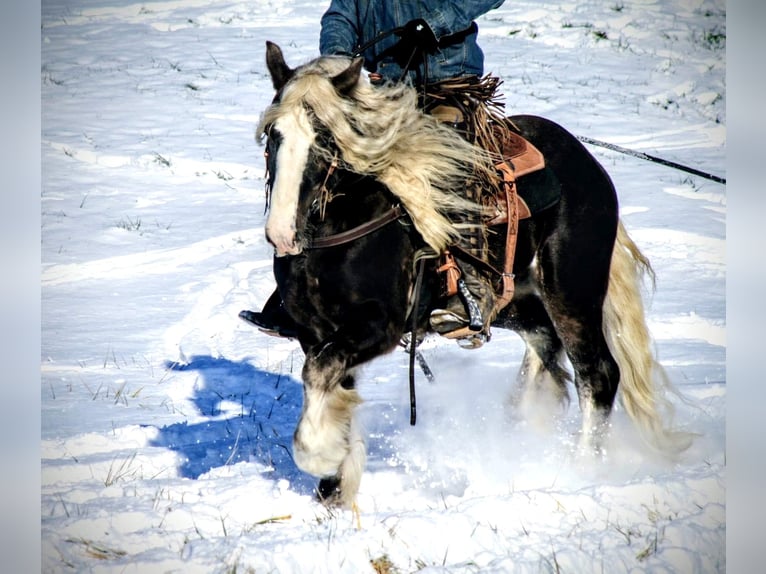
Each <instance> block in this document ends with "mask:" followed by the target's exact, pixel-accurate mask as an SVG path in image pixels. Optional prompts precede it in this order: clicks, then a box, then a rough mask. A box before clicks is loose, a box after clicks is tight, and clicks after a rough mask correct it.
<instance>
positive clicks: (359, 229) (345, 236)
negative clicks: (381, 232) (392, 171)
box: [305, 204, 406, 249]
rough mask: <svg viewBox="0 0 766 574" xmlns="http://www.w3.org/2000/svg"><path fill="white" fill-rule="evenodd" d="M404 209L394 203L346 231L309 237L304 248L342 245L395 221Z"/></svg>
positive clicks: (401, 215) (403, 212) (403, 213)
mask: <svg viewBox="0 0 766 574" xmlns="http://www.w3.org/2000/svg"><path fill="white" fill-rule="evenodd" d="M405 213H406V212H405V211H404V209H403V208H402V206H401V205H399V204H397V205H394V206H393V207H392V208H391V209H389V210H388V211H386V212H385V213H383V214H381V215H379V216H378V217H376V218H374V219H371V220H370V221H367V222H365V223H362V224H361V225H357V226H356V227H352V228H351V229H348V230H346V231H341V232H340V233H335V234H333V235H327V236H325V237H315V238H313V239H311V240H310V241H309V243H308V245H306V246H305V249H324V248H326V247H335V246H337V245H343V244H345V243H350V242H351V241H355V240H357V239H359V238H360V237H364V236H365V235H369V234H370V233H372V232H373V231H377V230H378V229H380V228H382V227H385V226H386V225H388V224H389V223H392V222H394V221H396V220H397V219H399V218H401V217H403V216H404V215H405Z"/></svg>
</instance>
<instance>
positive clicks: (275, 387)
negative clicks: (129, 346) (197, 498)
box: [152, 356, 314, 492]
mask: <svg viewBox="0 0 766 574" xmlns="http://www.w3.org/2000/svg"><path fill="white" fill-rule="evenodd" d="M166 366H167V368H168V369H170V370H172V371H197V372H198V373H199V378H198V380H197V382H196V384H195V389H194V397H193V399H192V400H193V403H194V405H195V407H196V409H197V411H198V414H200V415H202V417H203V418H204V420H203V421H202V422H196V423H193V424H189V423H188V422H183V423H175V424H172V425H168V426H165V427H162V428H161V429H160V433H159V436H158V437H157V439H155V440H154V441H153V443H152V446H162V447H165V448H168V449H171V450H173V451H175V452H177V453H179V454H180V455H181V456H182V462H181V464H180V467H179V472H180V474H181V476H184V477H186V478H192V479H196V478H198V477H199V476H200V475H202V474H204V473H206V472H208V471H209V470H211V469H213V468H217V467H221V466H224V465H230V464H234V463H237V462H243V461H244V462H255V463H259V464H261V465H263V466H264V467H266V470H264V474H265V475H267V476H269V478H272V479H274V480H279V479H282V478H284V479H287V480H288V481H289V482H290V483H291V484H292V487H293V488H294V489H295V490H299V491H305V492H310V491H311V489H312V488H313V482H314V479H313V478H311V477H309V476H307V475H305V474H304V473H302V472H301V471H300V470H299V469H298V468H297V467H296V466H295V462H294V461H293V458H292V435H293V430H294V428H295V425H296V423H297V422H298V417H299V416H300V410H301V404H302V400H303V398H302V393H303V390H302V387H301V385H300V383H299V382H298V381H296V380H295V379H294V378H292V377H290V376H288V375H283V374H277V373H270V372H268V371H263V370H261V369H257V368H255V367H254V366H252V365H251V364H250V363H248V362H245V361H241V362H235V361H230V360H228V359H224V358H216V357H210V356H195V357H192V358H191V360H190V361H189V362H188V363H186V364H178V363H174V362H168V363H166Z"/></svg>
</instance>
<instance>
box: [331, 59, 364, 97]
mask: <svg viewBox="0 0 766 574" xmlns="http://www.w3.org/2000/svg"><path fill="white" fill-rule="evenodd" d="M362 64H364V58H362V57H359V58H354V60H353V61H352V62H351V64H350V65H349V67H348V68H346V69H345V70H343V71H342V72H341V73H340V74H338V75H337V76H334V77H333V79H332V85H333V86H335V89H336V90H338V91H339V92H340V93H341V94H347V93H348V92H350V91H351V90H352V89H353V87H354V86H356V84H357V82H358V81H359V75H360V74H361V73H362Z"/></svg>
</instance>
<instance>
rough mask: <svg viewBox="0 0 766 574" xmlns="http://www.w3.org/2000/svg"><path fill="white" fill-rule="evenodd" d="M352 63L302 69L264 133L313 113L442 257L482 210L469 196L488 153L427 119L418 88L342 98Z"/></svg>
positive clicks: (361, 84)
mask: <svg viewBox="0 0 766 574" xmlns="http://www.w3.org/2000/svg"><path fill="white" fill-rule="evenodd" d="M349 64H350V60H349V59H348V58H345V57H338V56H330V57H322V58H319V59H317V60H315V61H313V62H311V63H309V64H307V65H305V66H302V67H300V68H297V69H296V70H295V76H294V77H293V78H291V80H290V81H289V82H288V84H287V85H286V86H285V88H284V90H283V93H282V96H281V100H280V101H279V102H277V103H275V104H273V105H271V106H270V107H269V108H268V109H267V110H266V111H265V112H264V115H263V118H262V120H261V125H260V127H259V132H261V133H262V131H263V130H264V129H265V128H266V126H268V125H269V124H272V123H273V122H275V121H276V120H277V119H278V118H279V117H282V116H283V115H286V114H296V113H300V112H299V111H301V112H302V113H305V110H307V109H308V110H309V114H313V115H314V116H315V117H316V118H317V120H318V121H319V122H320V123H321V124H323V125H324V126H326V127H327V129H329V130H330V132H331V134H332V137H333V139H334V141H335V144H336V145H337V146H338V149H339V150H340V155H341V157H340V159H341V161H342V163H343V165H344V166H346V167H347V168H348V169H350V170H352V171H354V172H356V173H359V174H364V175H371V176H374V177H376V178H377V179H378V180H379V181H380V182H382V183H383V184H385V185H386V186H387V187H388V188H389V189H390V190H391V192H392V193H393V194H394V195H395V196H397V197H398V198H399V199H400V200H401V202H402V204H403V205H404V207H405V208H406V209H407V211H408V213H409V214H410V217H411V218H412V220H413V223H414V225H415V227H416V229H417V230H418V232H419V233H420V234H421V236H422V237H423V239H424V240H425V242H426V243H428V245H430V246H431V247H432V248H433V249H434V250H436V251H437V252H440V251H441V250H443V249H444V248H445V247H446V246H447V245H449V244H450V243H452V242H454V241H455V240H456V239H457V237H458V236H459V234H460V229H461V227H462V226H464V224H461V223H459V221H461V220H465V217H463V216H465V215H467V214H470V213H476V212H478V211H480V209H481V208H480V206H478V205H477V204H475V203H473V202H470V201H468V200H467V199H464V198H463V196H462V194H463V191H462V190H464V189H465V186H466V183H467V182H468V181H469V180H470V179H471V178H472V177H475V176H476V172H477V171H479V172H481V171H482V170H485V171H489V170H490V169H491V162H490V161H489V158H488V154H486V153H485V152H483V151H482V150H481V149H480V148H478V147H476V146H474V145H472V144H470V143H468V142H467V141H466V140H465V139H463V138H462V137H461V136H460V135H459V134H458V133H457V132H456V131H455V130H454V129H452V128H450V127H448V126H445V125H443V124H442V123H440V122H439V121H438V120H436V119H435V118H433V117H432V116H429V115H426V114H424V113H423V112H422V110H421V109H419V108H418V105H417V92H416V91H415V89H414V88H412V87H410V86H407V85H402V84H397V85H384V86H373V85H371V84H370V83H369V81H368V80H367V79H366V78H365V77H364V76H362V77H360V80H359V81H358V82H357V83H356V85H355V87H353V88H352V89H351V91H350V93H348V94H346V95H341V94H339V93H338V91H337V90H336V88H335V87H334V86H333V84H332V82H331V79H332V77H334V76H336V75H337V74H339V73H341V72H343V71H344V70H345V69H346V68H348V66H349ZM316 143H317V142H315V144H316ZM320 153H323V154H325V155H327V156H328V157H332V155H333V152H332V151H330V150H320Z"/></svg>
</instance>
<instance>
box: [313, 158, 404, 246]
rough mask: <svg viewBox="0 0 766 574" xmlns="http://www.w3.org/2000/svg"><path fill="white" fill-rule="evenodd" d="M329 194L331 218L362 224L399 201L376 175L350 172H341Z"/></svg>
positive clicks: (327, 204)
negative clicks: (373, 176)
mask: <svg viewBox="0 0 766 574" xmlns="http://www.w3.org/2000/svg"><path fill="white" fill-rule="evenodd" d="M329 194H330V195H329V197H328V198H327V203H326V206H325V210H326V211H325V212H326V214H327V216H329V217H328V219H330V220H333V221H336V222H340V223H341V224H345V225H359V224H361V223H364V222H366V221H368V220H369V219H371V218H374V217H376V216H378V215H381V214H382V213H384V212H386V211H388V210H389V209H391V206H392V205H394V201H395V200H394V196H393V195H392V194H391V193H390V192H389V191H388V189H387V188H386V187H385V186H384V185H383V184H382V183H380V182H379V181H377V180H376V179H374V178H372V177H370V176H364V177H363V176H359V175H357V174H353V173H349V172H344V173H342V174H341V175H340V177H339V178H338V183H337V185H336V186H334V187H333V188H332V190H331V191H330V192H329ZM336 231H337V230H336Z"/></svg>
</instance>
